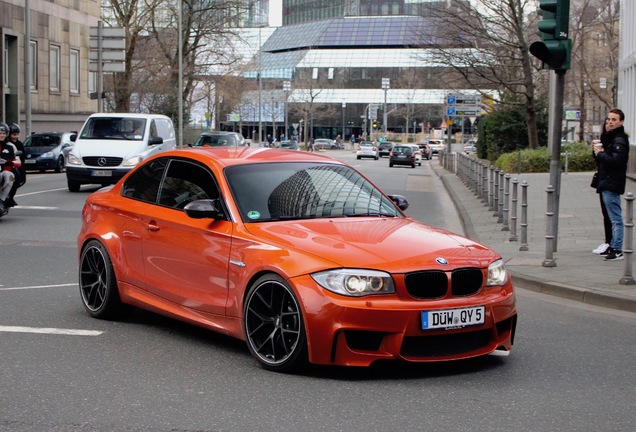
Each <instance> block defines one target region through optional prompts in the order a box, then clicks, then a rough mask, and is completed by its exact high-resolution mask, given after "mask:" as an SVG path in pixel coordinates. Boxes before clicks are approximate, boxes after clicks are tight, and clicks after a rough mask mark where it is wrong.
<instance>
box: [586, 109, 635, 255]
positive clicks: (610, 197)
mask: <svg viewBox="0 0 636 432" xmlns="http://www.w3.org/2000/svg"><path fill="white" fill-rule="evenodd" d="M624 121H625V114H624V113H623V111H621V110H619V109H617V108H614V109H611V110H610V112H609V113H608V115H607V119H605V132H603V133H602V134H601V143H602V144H603V146H594V157H595V159H596V161H597V163H598V168H599V169H598V186H597V188H596V191H597V192H599V193H600V194H601V199H602V200H603V204H605V208H606V209H607V214H608V216H609V219H610V220H611V222H612V241H611V243H610V247H609V253H608V254H607V256H606V257H605V260H606V261H616V260H622V259H623V231H624V226H623V213H622V209H621V195H622V194H624V193H625V183H626V181H627V161H628V159H629V139H628V137H627V134H626V133H625V129H624V128H623V122H624Z"/></svg>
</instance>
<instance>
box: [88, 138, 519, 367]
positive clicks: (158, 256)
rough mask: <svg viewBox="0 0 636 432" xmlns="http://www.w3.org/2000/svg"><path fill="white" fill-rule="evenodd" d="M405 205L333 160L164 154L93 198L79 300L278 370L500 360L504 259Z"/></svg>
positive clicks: (510, 301) (240, 153)
mask: <svg viewBox="0 0 636 432" xmlns="http://www.w3.org/2000/svg"><path fill="white" fill-rule="evenodd" d="M407 207H408V202H407V201H406V199H405V198H404V197H402V196H398V195H396V196H390V195H386V194H384V193H383V192H382V191H381V190H379V189H378V188H377V187H376V186H375V185H374V184H373V183H371V182H370V181H369V180H368V179H367V178H365V177H364V176H363V175H362V174H360V173H359V172H358V171H356V170H355V169H353V168H352V167H350V166H349V165H347V164H345V163H342V162H339V161H336V160H334V159H331V158H329V157H327V156H321V155H318V154H312V153H308V152H289V151H285V150H278V149H268V148H246V147H221V148H192V149H183V150H174V151H169V152H164V153H161V154H159V155H156V156H154V157H152V158H149V159H147V160H145V161H144V162H142V163H141V164H140V165H139V166H137V167H136V168H135V169H133V170H132V171H131V172H130V173H128V174H127V175H126V176H125V177H124V178H123V179H122V180H120V181H119V182H118V183H117V184H116V185H115V186H113V187H111V188H109V189H102V190H99V191H97V192H95V193H93V194H91V195H90V196H89V197H88V199H87V200H86V204H85V206H84V209H83V211H82V221H83V222H82V228H81V231H80V233H79V236H78V246H79V248H78V250H79V287H80V294H81V299H82V302H83V304H84V307H85V308H86V310H87V311H88V313H89V314H90V315H91V316H93V317H95V318H104V319H106V318H108V319H113V318H117V317H121V316H123V315H124V314H125V313H126V312H128V311H130V310H131V309H132V308H133V307H139V308H143V309H147V310H150V311H154V312H156V313H159V314H163V315H167V316H169V317H173V318H176V319H179V320H183V321H186V322H189V323H193V324H196V325H199V326H203V327H206V328H208V329H210V330H213V331H217V332H221V333H224V334H227V335H230V336H233V337H236V338H239V339H242V340H245V341H246V343H247V347H248V349H249V351H250V352H251V354H252V355H253V356H254V358H255V359H256V360H257V361H258V362H259V363H260V364H261V365H262V366H263V367H264V368H266V369H269V370H273V371H280V372H286V371H291V370H295V369H298V368H301V367H302V366H304V365H306V364H307V363H313V364H322V365H349V366H368V365H370V364H372V363H373V362H375V361H378V360H391V359H393V360H401V361H409V362H431V361H446V360H456V359H465V358H469V357H476V356H482V355H486V354H490V353H500V354H507V353H508V352H509V350H510V349H511V347H512V344H513V340H514V334H515V327H516V321H517V312H516V308H515V295H514V291H513V286H512V282H511V280H510V277H509V276H508V274H507V272H506V269H505V266H504V262H503V260H502V258H501V256H499V255H498V254H497V253H496V252H494V251H492V250H490V249H489V248H487V247H485V246H483V245H481V244H479V243H475V242H474V241H471V240H468V239H466V238H464V237H461V236H459V235H456V234H453V233H450V232H447V231H444V230H441V229H439V228H435V227H432V226H428V225H425V224H422V223H419V222H417V221H415V220H413V219H412V218H410V217H408V216H406V215H405V214H404V213H403V210H404V209H406V208H407Z"/></svg>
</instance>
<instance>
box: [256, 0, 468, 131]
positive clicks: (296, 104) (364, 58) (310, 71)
mask: <svg viewBox="0 0 636 432" xmlns="http://www.w3.org/2000/svg"><path fill="white" fill-rule="evenodd" d="M445 4H446V2H445V1H441V2H440V1H436V2H431V1H408V0H402V1H399V0H394V1H381V0H380V1H371V0H313V1H311V0H283V26H281V27H279V28H277V29H276V30H275V31H274V32H273V33H272V34H271V36H270V37H269V38H267V40H264V41H263V44H262V48H261V50H260V52H259V53H257V54H256V55H255V57H254V59H253V61H252V62H251V64H250V66H249V67H248V69H247V70H246V72H245V73H244V76H245V77H247V78H253V79H258V77H259V76H260V78H261V81H262V82H263V83H266V84H263V83H261V87H262V88H266V89H267V91H266V97H264V98H263V95H262V94H261V98H262V100H264V101H265V102H264V104H269V105H271V106H268V107H267V108H266V109H265V111H266V112H276V111H277V110H276V107H280V106H284V104H285V102H287V105H288V110H287V111H288V115H289V117H290V120H289V124H293V123H297V124H299V123H303V122H304V124H306V125H308V126H310V129H309V130H310V131H311V133H310V136H313V137H315V138H317V137H329V138H334V137H335V136H336V135H337V134H341V135H342V134H343V131H344V136H350V135H351V134H352V133H353V134H356V135H361V134H365V133H366V132H367V131H368V132H369V133H372V128H371V124H373V123H375V124H376V125H377V126H378V127H377V132H378V133H379V132H385V131H386V132H389V131H393V132H396V133H405V132H420V131H422V129H423V128H424V129H426V131H427V132H429V131H430V129H432V128H436V127H439V126H440V125H441V123H442V121H443V117H444V103H445V97H446V95H447V94H449V89H448V88H447V87H446V86H445V84H444V83H445V82H448V80H447V78H449V76H450V75H452V74H453V72H452V70H450V68H447V67H443V66H442V65H441V64H439V63H438V62H436V60H435V57H436V56H435V55H434V51H435V50H436V49H438V47H439V43H440V42H439V41H440V40H443V36H444V32H445V31H447V29H444V28H440V26H437V25H436V22H435V20H434V18H433V17H431V16H429V15H430V14H428V11H430V8H431V7H433V5H435V6H437V7H440V6H441V7H443V6H444V5H445ZM449 49H471V48H469V47H449ZM286 81H287V82H289V85H290V87H291V89H290V90H289V91H284V90H283V85H284V84H283V83H284V82H286ZM383 83H384V85H383ZM387 84H388V85H387ZM460 90H461V89H460ZM453 91H454V92H457V91H458V90H457V88H455V90H453ZM261 92H262V90H261ZM465 93H475V92H474V90H468V89H466V91H465ZM249 99H250V100H251V101H253V100H254V99H255V97H254V96H253V95H250V96H249ZM385 109H386V112H387V113H386V115H385ZM243 111H245V112H248V111H250V109H245V110H243ZM251 112H254V110H251ZM385 118H386V120H387V124H386V125H385V124H383V122H384V119H385ZM246 120H247V121H248V122H250V121H252V122H253V121H255V119H254V118H246ZM271 120H272V119H271V118H268V119H267V120H264V121H269V126H267V133H274V134H276V135H280V134H281V133H283V132H284V119H283V118H282V114H281V115H280V116H279V117H276V118H274V120H275V121H271ZM272 125H275V127H274V128H272ZM272 129H275V130H272ZM297 132H298V130H295V131H294V130H292V129H291V127H288V130H287V131H286V135H287V136H289V135H290V134H293V133H297Z"/></svg>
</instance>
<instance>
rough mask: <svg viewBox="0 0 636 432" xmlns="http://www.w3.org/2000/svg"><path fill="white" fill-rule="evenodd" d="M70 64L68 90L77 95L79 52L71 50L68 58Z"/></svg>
mask: <svg viewBox="0 0 636 432" xmlns="http://www.w3.org/2000/svg"><path fill="white" fill-rule="evenodd" d="M69 59H70V61H71V64H70V65H69V66H70V72H71V76H70V80H71V82H70V90H71V93H73V94H78V93H79V87H80V80H79V71H80V53H79V50H76V49H72V50H71V55H70V57H69Z"/></svg>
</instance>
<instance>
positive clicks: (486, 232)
mask: <svg viewBox="0 0 636 432" xmlns="http://www.w3.org/2000/svg"><path fill="white" fill-rule="evenodd" d="M430 162H431V167H432V169H433V171H434V172H435V173H436V174H437V175H438V176H439V177H440V178H441V180H442V182H443V183H444V186H445V187H446V189H447V191H448V193H449V195H450V196H451V198H452V200H453V201H454V203H455V206H456V207H457V210H458V213H459V217H460V220H461V221H462V224H463V226H464V235H466V236H467V237H469V238H471V239H473V240H476V241H478V242H480V243H482V244H485V245H486V246H489V247H491V248H492V249H494V250H495V251H497V252H498V253H499V254H501V256H502V257H503V258H504V260H505V261H506V267H507V269H508V271H509V272H510V274H511V275H512V280H513V283H514V284H515V286H517V287H519V288H524V289H530V290H533V291H537V292H541V293H545V294H550V295H554V296H558V297H563V298H568V299H571V300H578V301H581V302H583V303H588V304H593V305H597V306H603V307H608V308H614V309H619V310H625V311H630V312H636V285H628V284H622V283H621V282H620V281H621V279H624V280H633V279H634V278H633V275H632V274H627V275H626V274H625V271H626V268H625V264H626V262H627V261H626V260H627V259H632V262H633V254H632V255H625V260H622V261H605V260H604V259H603V257H601V256H599V255H595V254H593V253H592V249H594V248H596V247H597V246H598V245H599V244H601V243H603V240H604V234H603V216H602V214H601V207H600V202H599V196H598V194H597V193H596V191H595V190H594V189H592V188H591V187H590V182H591V180H592V173H591V172H583V173H568V174H565V173H562V174H561V193H560V197H559V201H560V203H559V210H558V214H559V221H558V233H557V237H556V242H557V248H556V249H557V251H556V252H553V254H552V256H549V255H548V254H547V253H546V250H547V249H546V243H547V242H546V220H547V216H546V213H547V193H546V189H547V187H548V185H549V184H550V182H549V180H550V174H549V173H532V174H523V173H522V174H519V175H517V174H512V173H511V180H512V179H515V178H516V179H517V180H518V181H519V187H518V202H517V223H516V234H517V238H518V241H510V234H511V233H510V231H502V228H503V223H498V222H497V220H498V217H497V216H494V211H493V210H489V206H488V204H487V203H484V202H483V201H482V199H481V198H480V197H478V196H477V195H476V194H475V193H474V191H473V190H472V189H470V188H469V187H468V186H467V185H466V184H465V183H464V182H463V181H462V180H461V179H460V177H458V176H457V175H456V174H455V173H453V172H451V171H448V170H446V169H445V168H444V167H443V166H442V165H441V164H440V162H439V160H438V159H432V160H431V161H430ZM523 181H526V182H527V183H528V189H527V196H528V199H527V201H528V202H527V224H528V226H527V249H528V250H527V251H521V250H520V245H521V226H520V221H521V189H522V188H521V184H522V182H523ZM510 191H511V192H510V206H512V199H511V197H512V184H511V189H510ZM628 192H632V193H633V194H635V195H636V181H634V180H632V179H629V178H628V180H627V187H626V191H625V194H627V193H628ZM625 196H626V195H623V200H622V204H623V217H625V214H626V211H625V210H626V204H627V203H626V201H625V199H624V197H625ZM626 234H627V231H626ZM549 258H551V259H549ZM544 262H548V263H553V264H555V266H553V267H546V266H544V265H543V264H544Z"/></svg>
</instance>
